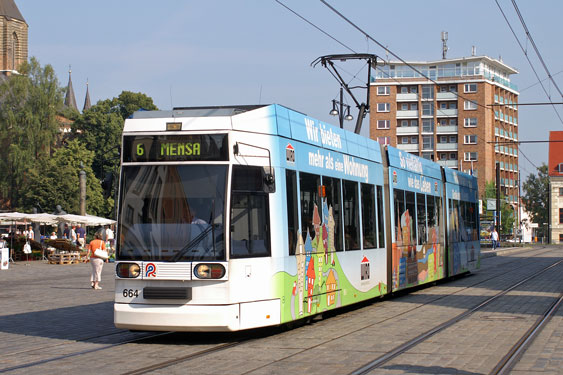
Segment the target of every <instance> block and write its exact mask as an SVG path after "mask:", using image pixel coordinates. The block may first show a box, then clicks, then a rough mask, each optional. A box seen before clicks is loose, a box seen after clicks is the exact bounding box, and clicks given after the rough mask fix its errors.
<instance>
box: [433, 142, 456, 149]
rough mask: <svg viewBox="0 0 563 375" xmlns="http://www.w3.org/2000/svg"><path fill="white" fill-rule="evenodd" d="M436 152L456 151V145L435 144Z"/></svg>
mask: <svg viewBox="0 0 563 375" xmlns="http://www.w3.org/2000/svg"><path fill="white" fill-rule="evenodd" d="M436 151H457V143H436Z"/></svg>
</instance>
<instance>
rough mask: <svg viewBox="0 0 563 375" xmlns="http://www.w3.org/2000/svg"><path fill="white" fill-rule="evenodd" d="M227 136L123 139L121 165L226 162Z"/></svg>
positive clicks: (130, 137) (168, 136)
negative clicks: (164, 162) (134, 163)
mask: <svg viewBox="0 0 563 375" xmlns="http://www.w3.org/2000/svg"><path fill="white" fill-rule="evenodd" d="M228 160H229V152H228V141H227V135H226V134H190V135H177V134H175V135H167V134H162V135H136V136H125V137H123V162H125V163H127V162H158V161H228Z"/></svg>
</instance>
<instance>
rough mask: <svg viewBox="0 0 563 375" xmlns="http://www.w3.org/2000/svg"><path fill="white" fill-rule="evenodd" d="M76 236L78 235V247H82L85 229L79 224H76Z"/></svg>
mask: <svg viewBox="0 0 563 375" xmlns="http://www.w3.org/2000/svg"><path fill="white" fill-rule="evenodd" d="M76 236H77V237H78V244H79V245H80V247H84V245H85V244H86V230H85V229H84V228H82V226H81V225H80V224H77V228H76Z"/></svg>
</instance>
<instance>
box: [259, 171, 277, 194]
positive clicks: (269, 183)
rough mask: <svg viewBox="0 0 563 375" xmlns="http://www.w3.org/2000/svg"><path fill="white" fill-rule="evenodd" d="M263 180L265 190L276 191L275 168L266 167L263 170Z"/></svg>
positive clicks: (268, 191) (266, 191) (267, 191)
mask: <svg viewBox="0 0 563 375" xmlns="http://www.w3.org/2000/svg"><path fill="white" fill-rule="evenodd" d="M262 181H264V192H265V193H275V192H276V178H275V176H274V168H270V167H264V169H263V170H262Z"/></svg>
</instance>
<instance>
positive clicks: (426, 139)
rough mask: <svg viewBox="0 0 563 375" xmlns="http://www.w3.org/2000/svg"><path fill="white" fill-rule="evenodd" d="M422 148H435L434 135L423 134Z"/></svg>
mask: <svg viewBox="0 0 563 375" xmlns="http://www.w3.org/2000/svg"><path fill="white" fill-rule="evenodd" d="M422 149H423V150H432V149H434V136H433V135H423V136H422ZM432 160H434V159H432Z"/></svg>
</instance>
